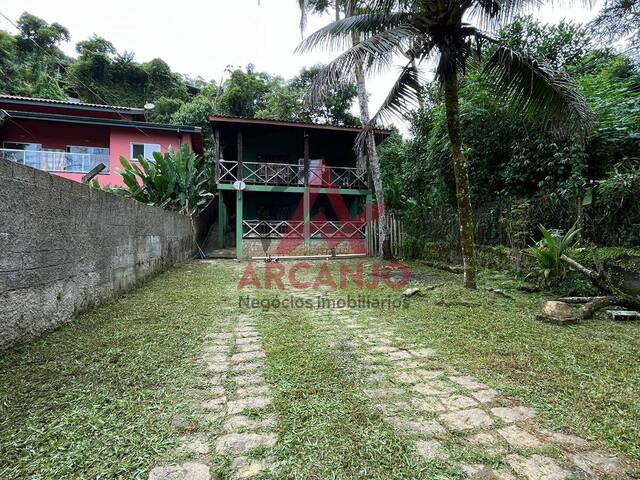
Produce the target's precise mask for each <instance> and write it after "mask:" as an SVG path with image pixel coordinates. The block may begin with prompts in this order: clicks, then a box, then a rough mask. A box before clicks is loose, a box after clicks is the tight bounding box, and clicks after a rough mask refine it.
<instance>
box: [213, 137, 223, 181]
mask: <svg viewBox="0 0 640 480" xmlns="http://www.w3.org/2000/svg"><path fill="white" fill-rule="evenodd" d="M213 139H214V142H215V143H216V145H215V157H216V183H218V181H219V180H220V157H221V156H222V149H221V148H220V129H219V128H218V127H215V128H214V129H213Z"/></svg>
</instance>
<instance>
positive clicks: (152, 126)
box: [2, 110, 202, 133]
mask: <svg viewBox="0 0 640 480" xmlns="http://www.w3.org/2000/svg"><path fill="white" fill-rule="evenodd" d="M2 111H4V110H2ZM6 113H7V114H8V115H9V117H10V118H18V119H23V120H44V121H47V122H63V123H79V124H83V125H105V126H111V127H124V128H139V129H145V130H165V131H172V132H178V133H181V132H185V133H202V129H201V128H200V127H193V126H189V125H172V124H170V123H151V122H136V121H133V120H112V119H110V118H97V117H77V116H74V115H57V114H53V113H40V112H25V111H22V110H6Z"/></svg>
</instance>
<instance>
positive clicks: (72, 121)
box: [0, 95, 202, 186]
mask: <svg viewBox="0 0 640 480" xmlns="http://www.w3.org/2000/svg"><path fill="white" fill-rule="evenodd" d="M184 144H186V145H189V148H190V149H191V150H192V151H194V152H195V153H197V154H199V155H202V132H201V129H200V127H192V126H185V125H171V124H165V123H151V122H147V121H146V120H145V110H144V109H142V108H131V107H119V106H114V105H95V104H91V103H78V102H67V101H59V100H44V99H39V98H27V97H15V96H9V95H0V157H3V158H6V159H8V160H12V161H15V162H18V163H22V164H25V165H30V166H32V167H34V168H37V169H40V170H46V171H48V172H51V173H52V174H54V175H59V176H61V177H65V178H69V179H71V180H75V181H78V182H79V181H80V179H81V178H82V177H83V176H84V175H85V174H86V173H87V172H89V171H90V170H91V169H93V168H94V167H95V166H97V165H98V164H100V163H104V164H105V165H106V168H105V169H104V170H102V172H101V173H100V174H99V175H97V177H96V178H97V179H98V181H99V182H100V185H111V186H115V185H122V179H121V177H120V175H119V174H118V173H119V172H120V171H121V169H122V167H121V166H120V160H119V159H120V156H123V157H125V158H127V159H129V160H133V161H135V160H136V159H137V158H138V157H139V156H140V155H142V156H143V157H144V158H152V153H153V152H165V151H166V150H167V149H168V148H169V147H173V149H174V150H177V149H178V148H180V146H181V145H184Z"/></svg>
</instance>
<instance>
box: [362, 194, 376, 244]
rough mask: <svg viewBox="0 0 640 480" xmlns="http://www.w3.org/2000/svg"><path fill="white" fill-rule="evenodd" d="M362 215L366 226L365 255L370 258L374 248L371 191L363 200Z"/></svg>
mask: <svg viewBox="0 0 640 480" xmlns="http://www.w3.org/2000/svg"><path fill="white" fill-rule="evenodd" d="M364 215H365V222H366V225H367V235H366V236H367V238H366V239H365V240H366V242H367V254H368V255H369V256H371V250H372V249H373V248H374V245H373V236H374V235H375V233H374V231H373V194H372V193H371V191H369V193H367V198H366V200H365V207H364Z"/></svg>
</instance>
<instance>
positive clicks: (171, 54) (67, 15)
mask: <svg viewBox="0 0 640 480" xmlns="http://www.w3.org/2000/svg"><path fill="white" fill-rule="evenodd" d="M602 1H603V0H597V1H596V3H595V6H594V7H593V8H592V9H587V8H585V7H582V6H574V7H563V8H560V7H557V6H555V7H551V6H547V7H543V8H541V9H540V10H538V11H533V12H531V13H532V14H533V15H534V16H536V17H538V18H539V19H540V20H542V21H543V22H545V23H557V22H559V21H560V20H562V19H563V18H566V19H568V20H573V21H575V22H586V21H588V20H590V19H591V18H593V17H594V16H595V14H596V12H597V10H598V9H599V7H600V6H601V4H602ZM555 3H558V2H555ZM575 3H576V4H581V2H575ZM24 11H28V12H29V13H32V14H34V15H36V16H38V17H41V18H43V19H44V20H46V21H47V22H49V23H51V22H58V23H60V24H62V25H64V26H65V27H67V28H68V29H69V32H70V34H71V41H70V42H68V43H67V44H65V45H63V46H62V50H63V51H64V52H65V53H67V54H69V55H73V56H75V50H74V47H75V44H76V42H78V41H81V40H84V39H86V38H88V37H89V36H91V35H92V34H97V35H99V36H101V37H104V38H106V39H107V40H110V41H111V42H112V43H113V44H114V45H115V47H116V48H117V49H118V51H120V52H122V51H125V50H126V51H130V52H135V59H136V60H137V61H139V62H145V61H149V60H151V59H153V58H162V59H163V60H164V61H166V62H167V63H168V64H169V65H170V66H171V68H172V69H173V70H174V71H176V72H180V73H183V74H186V75H189V76H191V77H197V76H201V77H203V78H204V79H206V80H215V81H216V82H220V81H221V80H223V79H224V78H225V77H226V75H227V74H226V73H225V69H226V68H227V67H228V66H233V67H244V66H246V65H247V64H249V63H253V64H254V65H255V68H256V70H257V71H266V72H268V73H270V74H274V75H280V76H282V77H284V78H290V77H293V76H294V75H296V74H297V73H298V72H299V71H300V69H301V68H302V67H303V66H308V65H313V64H314V63H318V62H324V63H326V62H328V61H329V60H331V58H333V56H335V52H334V53H327V52H312V53H306V54H304V55H299V54H295V53H294V50H295V48H296V46H297V45H298V43H299V42H300V40H301V36H300V28H299V21H300V14H299V10H298V2H297V0H209V1H201V0H191V1H189V2H184V3H182V2H174V1H159V0H156V1H151V0H128V1H124V0H110V1H108V2H97V1H92V0H82V1H78V0H65V1H63V2H54V1H52V0H4V1H2V2H1V3H0V12H2V13H3V14H4V15H6V16H7V17H9V18H10V19H12V20H13V21H14V22H16V21H17V19H18V18H19V17H20V15H21V14H22V13H23V12H24ZM330 21H331V16H330V15H327V16H324V17H323V16H311V17H309V19H308V25H307V30H306V32H307V33H311V32H313V31H315V30H317V29H318V28H320V27H322V26H323V25H325V24H327V23H328V22H330ZM0 29H3V30H8V31H12V32H15V28H14V27H13V26H12V25H11V24H10V23H9V22H7V21H6V20H5V19H4V18H2V17H0ZM393 70H395V71H393ZM393 70H392V71H390V72H388V73H386V74H383V75H380V76H377V77H376V78H371V79H368V83H367V87H368V89H369V92H370V96H371V97H370V98H371V109H372V111H375V110H376V109H377V107H378V106H379V105H380V104H381V103H382V101H383V100H384V98H385V96H386V94H387V92H388V91H389V89H390V87H391V85H393V81H394V74H397V71H398V70H397V67H396V68H395V69H393ZM398 126H400V127H401V130H404V128H402V127H403V126H402V125H398Z"/></svg>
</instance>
